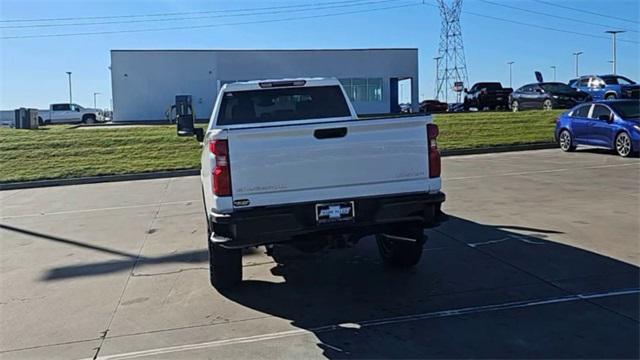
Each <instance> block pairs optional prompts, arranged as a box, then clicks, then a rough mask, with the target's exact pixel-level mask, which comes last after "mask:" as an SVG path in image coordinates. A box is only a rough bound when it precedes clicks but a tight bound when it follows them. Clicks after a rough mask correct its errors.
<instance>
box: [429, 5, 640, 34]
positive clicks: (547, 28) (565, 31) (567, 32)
mask: <svg viewBox="0 0 640 360" xmlns="http://www.w3.org/2000/svg"><path fill="white" fill-rule="evenodd" d="M422 5H427V6H432V7H437V6H438V5H435V4H431V3H426V2H425V3H422ZM462 12H463V13H465V14H469V15H473V16H478V17H483V18H487V19H492V20H497V21H502V22H508V23H512V24H518V25H522V26H528V27H532V28H536V29H542V30H549V31H554V32H560V33H564V34H573V35H580V36H586V37H591V38H595V39H607V40H609V39H610V38H609V37H606V36H601V35H594V34H588V33H583V32H578V31H571V30H566V29H558V28H553V27H550V26H542V25H538V24H531V23H526V22H522V21H516V20H511V19H505V18H500V17H496V16H491V15H485V14H480V13H476V12H471V11H467V10H463V11H462ZM619 41H623V42H627V43H631V44H639V43H638V42H637V41H633V40H619Z"/></svg>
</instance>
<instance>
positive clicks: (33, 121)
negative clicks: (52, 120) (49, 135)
mask: <svg viewBox="0 0 640 360" xmlns="http://www.w3.org/2000/svg"><path fill="white" fill-rule="evenodd" d="M15 119H16V122H15V126H16V129H37V128H38V110H37V109H26V108H20V109H16V110H15Z"/></svg>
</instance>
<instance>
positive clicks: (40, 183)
mask: <svg viewBox="0 0 640 360" xmlns="http://www.w3.org/2000/svg"><path fill="white" fill-rule="evenodd" d="M194 175H200V169H184V170H171V171H156V172H148V173H135V174H122V175H104V176H87V177H79V178H71V179H52V180H36V181H22V182H12V183H0V190H17V189H30V188H39V187H49V186H66V185H81V184H95V183H104V182H116V181H131V180H149V179H163V178H170V177H179V176H194Z"/></svg>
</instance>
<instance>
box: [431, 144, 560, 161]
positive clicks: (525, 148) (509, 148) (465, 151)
mask: <svg viewBox="0 0 640 360" xmlns="http://www.w3.org/2000/svg"><path fill="white" fill-rule="evenodd" d="M557 147H558V144H556V143H552V142H550V143H533V144H520V145H501V146H492V147H486V148H477V149H455V150H442V151H441V154H442V156H443V157H445V156H460V155H476V154H492V153H502V152H513V151H528V150H546V149H555V148H557Z"/></svg>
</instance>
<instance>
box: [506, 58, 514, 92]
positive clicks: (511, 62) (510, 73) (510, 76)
mask: <svg viewBox="0 0 640 360" xmlns="http://www.w3.org/2000/svg"><path fill="white" fill-rule="evenodd" d="M507 64H509V87H513V86H512V85H511V79H512V72H511V65H513V64H515V61H509V62H508V63H507Z"/></svg>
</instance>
